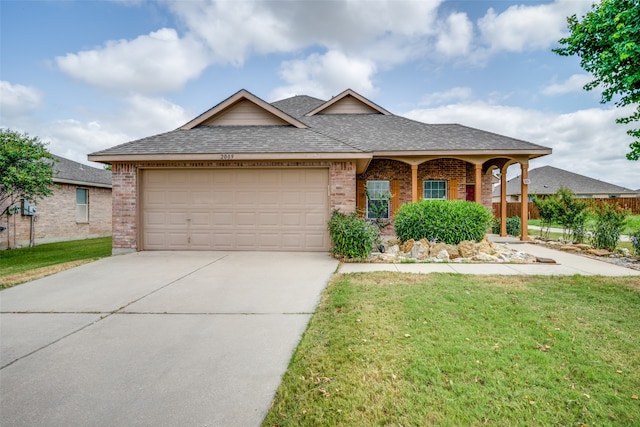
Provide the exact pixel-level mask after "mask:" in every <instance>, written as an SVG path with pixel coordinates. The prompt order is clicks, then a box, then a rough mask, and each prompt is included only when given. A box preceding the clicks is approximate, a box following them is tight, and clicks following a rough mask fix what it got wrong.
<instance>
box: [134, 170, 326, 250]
mask: <svg viewBox="0 0 640 427" xmlns="http://www.w3.org/2000/svg"><path fill="white" fill-rule="evenodd" d="M328 180H329V173H328V170H327V169H222V170H221V169H162V170H161V169H148V170H144V171H143V172H142V238H143V247H144V249H146V250H264V251H269V250H272V251H325V250H327V249H328V247H329V243H328V234H327V220H328V216H329V208H328V203H329V201H328V199H329V198H328V195H327V188H328V187H327V186H328Z"/></svg>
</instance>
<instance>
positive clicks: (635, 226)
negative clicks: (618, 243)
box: [528, 215, 640, 235]
mask: <svg viewBox="0 0 640 427" xmlns="http://www.w3.org/2000/svg"><path fill="white" fill-rule="evenodd" d="M528 224H529V225H535V226H538V227H540V220H539V219H530V220H529V221H528ZM594 224H595V222H594V220H593V219H592V218H590V219H588V220H587V224H586V225H587V227H592V226H593V225H594ZM551 227H553V228H560V229H561V228H562V225H560V224H557V223H553V224H551ZM638 230H640V215H629V216H627V219H626V223H625V227H624V230H622V234H625V235H629V234H631V233H633V232H635V231H638Z"/></svg>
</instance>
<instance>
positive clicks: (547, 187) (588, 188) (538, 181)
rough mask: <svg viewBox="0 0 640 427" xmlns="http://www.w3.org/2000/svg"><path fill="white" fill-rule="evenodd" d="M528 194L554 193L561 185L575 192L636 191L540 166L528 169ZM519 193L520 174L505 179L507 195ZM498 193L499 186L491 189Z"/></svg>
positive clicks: (613, 192)
mask: <svg viewBox="0 0 640 427" xmlns="http://www.w3.org/2000/svg"><path fill="white" fill-rule="evenodd" d="M529 180H530V181H531V183H530V184H529V194H555V193H556V192H557V191H558V190H559V189H560V188H561V187H564V188H568V189H569V190H571V191H573V193H575V194H578V195H580V194H607V195H609V194H611V195H621V194H635V193H636V191H634V190H630V189H628V188H624V187H620V186H618V185H614V184H609V183H608V182H604V181H600V180H598V179H594V178H589V177H588V176H584V175H579V174H577V173H573V172H569V171H566V170H564V169H558V168H554V167H553V166H542V167H539V168H536V169H531V170H530V171H529ZM517 194H520V176H517V177H515V178H513V179H510V180H508V181H507V195H509V196H511V195H517ZM493 195H494V196H498V195H500V187H499V186H497V187H496V188H495V189H494V191H493Z"/></svg>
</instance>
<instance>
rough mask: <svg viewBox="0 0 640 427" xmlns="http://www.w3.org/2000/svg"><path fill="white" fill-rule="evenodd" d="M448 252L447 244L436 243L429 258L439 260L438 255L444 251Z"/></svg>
mask: <svg viewBox="0 0 640 427" xmlns="http://www.w3.org/2000/svg"><path fill="white" fill-rule="evenodd" d="M446 250H447V245H446V244H445V243H435V244H433V245H432V246H431V250H430V251H429V256H430V257H431V258H437V257H438V254H439V253H440V252H442V251H446Z"/></svg>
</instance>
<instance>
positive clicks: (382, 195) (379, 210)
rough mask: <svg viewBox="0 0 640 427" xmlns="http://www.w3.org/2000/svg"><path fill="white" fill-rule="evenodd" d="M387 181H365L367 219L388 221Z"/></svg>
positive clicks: (388, 193) (389, 195)
mask: <svg viewBox="0 0 640 427" xmlns="http://www.w3.org/2000/svg"><path fill="white" fill-rule="evenodd" d="M390 198H391V192H390V191H389V181H367V218H369V219H389V208H390V205H391V204H390V203H389V199H390Z"/></svg>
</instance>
